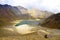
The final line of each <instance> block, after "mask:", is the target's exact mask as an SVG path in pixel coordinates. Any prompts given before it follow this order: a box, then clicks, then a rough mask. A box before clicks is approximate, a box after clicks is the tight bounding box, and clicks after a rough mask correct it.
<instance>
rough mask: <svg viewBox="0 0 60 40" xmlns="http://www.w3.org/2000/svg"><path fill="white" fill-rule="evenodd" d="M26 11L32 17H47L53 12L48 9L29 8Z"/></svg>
mask: <svg viewBox="0 0 60 40" xmlns="http://www.w3.org/2000/svg"><path fill="white" fill-rule="evenodd" d="M28 13H29V14H30V15H31V16H32V17H33V18H39V19H41V18H48V17H49V16H51V15H53V14H54V13H52V12H48V11H42V10H38V9H29V10H28Z"/></svg>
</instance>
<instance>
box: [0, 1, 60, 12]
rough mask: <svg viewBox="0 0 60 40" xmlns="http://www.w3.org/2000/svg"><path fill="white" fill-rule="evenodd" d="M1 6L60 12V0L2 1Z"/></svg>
mask: <svg viewBox="0 0 60 40" xmlns="http://www.w3.org/2000/svg"><path fill="white" fill-rule="evenodd" d="M0 4H9V5H12V6H23V7H25V8H28V9H30V8H36V9H40V10H47V11H51V12H55V13H56V12H60V0H0Z"/></svg>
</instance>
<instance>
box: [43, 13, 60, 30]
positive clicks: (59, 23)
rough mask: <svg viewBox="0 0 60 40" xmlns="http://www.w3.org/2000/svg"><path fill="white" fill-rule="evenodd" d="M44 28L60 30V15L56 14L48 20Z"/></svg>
mask: <svg viewBox="0 0 60 40" xmlns="http://www.w3.org/2000/svg"><path fill="white" fill-rule="evenodd" d="M42 26H44V27H48V28H53V29H60V13H57V14H54V15H52V16H50V17H49V18H47V19H46V20H45V22H44V23H43V24H42Z"/></svg>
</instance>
